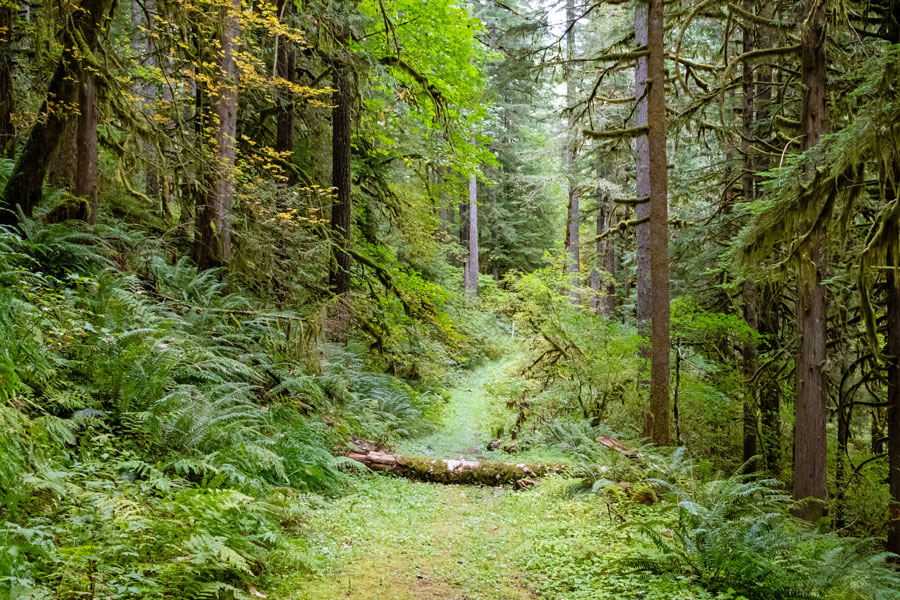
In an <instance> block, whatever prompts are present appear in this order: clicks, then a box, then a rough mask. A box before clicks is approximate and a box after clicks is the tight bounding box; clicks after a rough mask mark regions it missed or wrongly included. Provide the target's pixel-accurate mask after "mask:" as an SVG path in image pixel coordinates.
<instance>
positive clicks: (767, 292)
mask: <svg viewBox="0 0 900 600" xmlns="http://www.w3.org/2000/svg"><path fill="white" fill-rule="evenodd" d="M759 36H760V37H759V42H758V43H757V46H759V47H761V48H769V47H771V41H770V34H769V33H768V32H766V30H765V29H764V28H760V29H759ZM756 73H757V77H756V81H755V82H754V84H755V86H756V91H755V94H754V113H755V115H754V116H755V119H756V121H757V122H765V121H768V119H769V113H770V103H771V101H772V67H771V66H769V65H766V64H762V65H759V67H758V69H757V71H756ZM754 166H755V167H756V169H757V170H758V171H765V170H767V169H768V168H769V167H770V166H771V164H770V161H769V159H768V158H767V155H766V153H764V152H763V153H760V154H759V156H758V157H756V163H755V165H754ZM754 179H755V178H754ZM754 183H755V182H754ZM754 191H755V190H754ZM780 304H781V293H780V291H779V290H778V289H777V288H776V287H775V286H773V285H771V284H762V285H757V308H758V311H757V319H758V321H759V333H760V334H761V348H757V353H759V352H760V350H762V351H763V352H766V353H771V352H773V351H774V350H775V342H774V340H776V338H777V337H778V335H779V329H778V306H779V305H780ZM767 375H768V374H767V373H761V374H760V376H759V378H758V385H757V393H758V404H759V418H760V432H761V436H760V439H759V440H758V442H757V444H758V449H759V450H761V451H762V455H763V459H764V461H765V469H766V473H768V475H769V477H774V478H776V479H777V478H779V477H781V455H782V451H781V446H782V438H781V390H780V389H779V387H778V384H777V383H776V382H775V381H774V380H773V378H772V377H769V376H767Z"/></svg>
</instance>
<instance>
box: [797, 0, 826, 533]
mask: <svg viewBox="0 0 900 600" xmlns="http://www.w3.org/2000/svg"><path fill="white" fill-rule="evenodd" d="M804 6H805V11H804V15H805V23H804V26H803V28H802V36H801V43H800V57H801V74H800V75H801V84H802V85H801V88H802V93H803V111H802V116H801V125H802V126H803V131H804V134H805V135H804V138H803V149H804V150H808V149H809V148H812V147H813V146H815V145H816V144H817V143H818V142H819V139H821V137H822V136H823V135H825V133H826V129H827V122H828V121H827V113H826V110H827V108H826V98H825V67H826V62H825V5H824V3H823V2H821V1H820V0H807V1H806V3H805V5H804ZM812 172H813V171H812V169H810V176H812ZM802 226H803V227H804V232H803V233H804V234H805V229H806V228H811V227H813V226H814V224H813V223H812V222H808V221H807V222H804V223H802ZM798 262H799V268H798V271H797V326H798V330H799V334H800V344H799V353H798V356H797V399H796V401H795V403H794V411H795V420H794V423H795V424H794V490H793V491H794V493H793V497H794V499H795V500H800V501H804V503H803V504H802V505H801V506H800V507H799V508H798V509H797V515H798V516H800V517H802V518H805V519H808V520H812V521H815V520H817V519H818V518H819V517H821V516H822V514H823V512H824V500H825V498H826V495H827V488H826V464H825V459H826V453H827V444H826V435H825V420H826V412H827V411H826V404H825V401H826V397H827V388H826V374H825V356H826V355H825V348H826V342H827V332H826V325H827V313H826V298H825V286H824V285H823V284H822V281H823V280H824V279H825V265H826V258H825V232H824V231H821V230H820V231H818V232H817V233H815V234H814V236H813V238H812V241H811V242H810V244H809V245H808V250H806V251H804V252H802V253H801V255H800V257H799V261H798Z"/></svg>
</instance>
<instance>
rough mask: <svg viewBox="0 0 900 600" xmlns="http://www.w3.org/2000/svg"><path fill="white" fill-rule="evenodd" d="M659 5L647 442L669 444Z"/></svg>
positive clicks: (654, 43) (652, 66) (651, 68)
mask: <svg viewBox="0 0 900 600" xmlns="http://www.w3.org/2000/svg"><path fill="white" fill-rule="evenodd" d="M663 12H664V11H663V0H650V8H649V11H648V25H647V30H648V31H647V42H648V44H647V47H648V49H649V51H650V54H649V56H648V57H647V76H648V78H649V80H650V84H649V85H650V89H649V91H648V94H647V96H648V98H647V124H648V126H649V130H648V133H647V143H648V146H649V155H650V283H651V291H650V294H651V301H650V311H651V325H650V327H651V331H650V347H651V361H650V417H651V419H652V423H651V440H652V441H653V443H654V444H657V445H659V446H665V445H667V444H668V443H669V421H670V418H669V344H670V342H669V318H670V315H669V215H668V173H667V165H668V162H667V160H666V92H665V79H666V71H665V66H664V55H665V48H664V46H663V35H664V33H665V24H664V22H663Z"/></svg>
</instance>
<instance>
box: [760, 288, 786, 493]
mask: <svg viewBox="0 0 900 600" xmlns="http://www.w3.org/2000/svg"><path fill="white" fill-rule="evenodd" d="M758 291H759V292H760V293H759V294H758V295H757V305H758V307H759V312H758V318H759V333H760V335H761V337H762V350H763V351H764V352H766V353H767V354H771V353H772V352H773V351H774V350H775V344H774V343H773V340H775V339H776V337H777V336H778V323H777V312H776V309H775V307H776V306H777V305H778V304H779V303H780V301H781V296H780V294H779V293H778V292H776V291H775V289H774V287H773V286H772V285H771V284H768V285H765V286H763V287H762V288H761V289H758ZM760 377H761V378H762V380H761V381H760V383H759V386H758V390H759V413H760V430H761V432H762V436H761V439H760V445H761V447H762V454H763V458H764V459H765V466H766V473H768V475H769V476H770V477H774V478H778V477H780V476H781V454H782V452H781V390H780V389H779V388H778V384H777V383H776V382H775V381H773V379H772V378H771V377H766V374H765V373H762V374H760Z"/></svg>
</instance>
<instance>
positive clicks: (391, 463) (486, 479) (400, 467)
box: [347, 451, 566, 485]
mask: <svg viewBox="0 0 900 600" xmlns="http://www.w3.org/2000/svg"><path fill="white" fill-rule="evenodd" d="M347 457H348V458H351V459H353V460H355V461H357V462H360V463H362V464H364V465H366V466H367V467H369V468H370V469H372V470H374V471H387V472H390V473H394V474H397V475H401V476H403V477H407V478H409V479H417V480H419V481H431V482H434V483H458V484H467V485H513V484H516V483H518V482H520V481H522V480H527V479H532V478H535V477H543V476H545V475H552V474H555V473H561V472H563V471H564V470H565V469H566V466H565V465H561V464H557V463H539V464H526V463H507V462H498V461H493V460H478V461H475V460H450V459H443V458H425V457H422V456H403V455H399V454H391V453H389V452H378V451H370V452H349V453H347Z"/></svg>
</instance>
